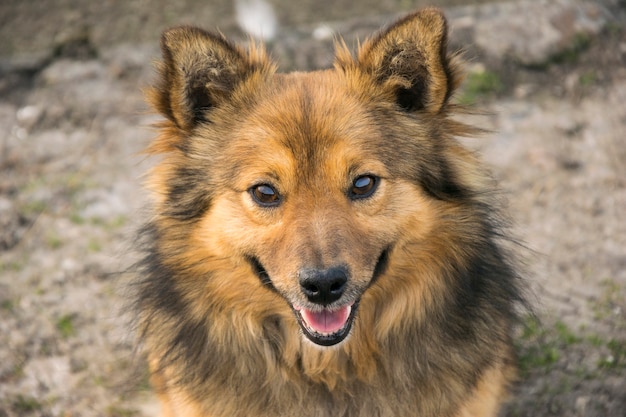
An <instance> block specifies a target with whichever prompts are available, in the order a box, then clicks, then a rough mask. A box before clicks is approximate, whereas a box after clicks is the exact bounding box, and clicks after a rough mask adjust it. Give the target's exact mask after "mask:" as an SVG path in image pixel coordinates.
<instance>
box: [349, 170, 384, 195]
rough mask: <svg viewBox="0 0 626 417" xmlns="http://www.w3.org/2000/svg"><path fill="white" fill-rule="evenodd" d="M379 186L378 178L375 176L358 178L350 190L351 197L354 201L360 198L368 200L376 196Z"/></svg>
mask: <svg viewBox="0 0 626 417" xmlns="http://www.w3.org/2000/svg"><path fill="white" fill-rule="evenodd" d="M377 185H378V177H375V176H373V175H361V176H360V177H356V179H355V180H354V181H353V182H352V188H350V192H349V196H350V198H351V199H353V200H357V199H359V198H367V197H369V196H371V195H372V194H374V191H376V187H377Z"/></svg>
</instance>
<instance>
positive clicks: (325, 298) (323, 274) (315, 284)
mask: <svg viewBox="0 0 626 417" xmlns="http://www.w3.org/2000/svg"><path fill="white" fill-rule="evenodd" d="M347 283H348V273H347V271H346V269H345V268H341V267H339V268H329V269H322V270H320V269H304V270H302V271H301V272H300V287H301V288H302V292H303V293H304V295H306V297H307V298H308V299H309V301H310V302H312V303H317V304H323V305H328V304H330V303H332V302H333V301H337V300H338V299H339V298H341V296H342V295H343V293H344V291H345V290H346V284H347Z"/></svg>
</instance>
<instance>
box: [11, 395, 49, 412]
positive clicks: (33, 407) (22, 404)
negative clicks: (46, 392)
mask: <svg viewBox="0 0 626 417" xmlns="http://www.w3.org/2000/svg"><path fill="white" fill-rule="evenodd" d="M42 408H43V405H42V404H41V403H40V402H39V401H37V399H35V398H33V397H27V396H23V395H18V396H17V397H16V398H15V399H14V400H13V409H14V410H15V411H17V412H18V413H20V412H22V413H24V412H28V411H37V410H41V409H42Z"/></svg>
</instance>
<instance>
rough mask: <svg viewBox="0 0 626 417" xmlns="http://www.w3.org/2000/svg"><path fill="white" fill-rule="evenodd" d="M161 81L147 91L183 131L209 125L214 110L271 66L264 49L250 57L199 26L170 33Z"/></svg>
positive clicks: (164, 41) (166, 34) (166, 37)
mask: <svg viewBox="0 0 626 417" xmlns="http://www.w3.org/2000/svg"><path fill="white" fill-rule="evenodd" d="M161 50H162V53H163V61H162V62H161V63H160V64H159V67H158V69H159V73H160V77H159V80H158V82H157V84H156V86H154V87H153V88H152V89H151V90H149V91H148V99H149V101H150V102H151V103H152V104H153V106H154V107H155V108H156V109H157V110H158V111H159V112H160V113H161V114H163V115H164V116H165V117H166V118H168V119H169V120H170V121H172V122H173V123H174V124H175V125H176V126H177V127H178V128H179V129H182V130H185V131H188V130H190V129H192V128H193V127H194V126H195V125H196V124H198V123H199V122H202V121H205V120H206V118H207V115H208V112H209V111H210V110H211V108H213V107H215V106H219V105H220V103H222V102H223V101H224V100H227V99H228V98H229V97H230V95H231V94H232V92H233V91H234V89H235V88H236V87H237V85H238V84H239V83H240V82H242V81H243V80H245V79H246V78H247V77H249V76H250V74H251V73H253V72H254V71H256V70H258V69H259V68H261V67H263V66H264V65H267V64H268V61H267V59H266V56H265V52H264V50H263V49H262V48H252V49H251V50H250V51H249V52H248V53H246V51H244V50H242V49H241V48H239V47H237V46H235V45H233V44H232V43H230V42H229V41H227V40H226V39H225V38H224V36H222V35H218V34H213V33H210V32H206V31H204V30H202V29H198V28H195V27H189V26H183V27H176V28H173V29H169V30H167V31H165V32H164V33H163V35H162V37H161Z"/></svg>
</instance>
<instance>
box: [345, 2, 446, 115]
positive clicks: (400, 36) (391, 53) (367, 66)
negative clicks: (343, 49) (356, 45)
mask: <svg viewBox="0 0 626 417" xmlns="http://www.w3.org/2000/svg"><path fill="white" fill-rule="evenodd" d="M447 37H448V26H447V23H446V19H445V17H444V16H443V14H442V13H441V11H439V10H438V9H434V8H428V9H424V10H421V11H418V12H416V13H413V14H411V15H408V16H407V17H405V18H403V19H401V20H399V21H398V22H396V23H395V24H393V25H392V26H390V27H389V28H388V29H387V30H385V31H383V32H381V33H380V34H379V35H378V36H376V37H375V38H373V39H370V40H369V41H367V42H366V43H365V45H364V46H363V47H362V48H361V49H360V51H359V54H358V58H357V60H358V65H359V67H360V68H361V69H362V70H364V71H365V72H366V73H368V74H370V75H371V76H373V77H374V79H375V81H376V82H377V83H379V84H381V85H383V86H384V87H386V88H389V89H391V91H392V92H393V93H394V96H395V99H396V102H397V104H398V105H399V106H400V107H401V108H402V109H404V110H406V111H417V110H425V111H427V112H432V113H436V112H438V111H440V110H441V109H442V108H443V107H444V105H445V104H446V102H447V100H448V98H449V97H450V94H451V93H452V90H453V89H454V88H455V87H456V84H457V83H458V80H457V78H458V77H457V76H456V74H455V71H454V65H451V64H450V62H449V59H448V56H447V52H446V50H447Z"/></svg>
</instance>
